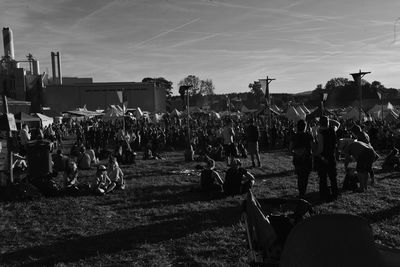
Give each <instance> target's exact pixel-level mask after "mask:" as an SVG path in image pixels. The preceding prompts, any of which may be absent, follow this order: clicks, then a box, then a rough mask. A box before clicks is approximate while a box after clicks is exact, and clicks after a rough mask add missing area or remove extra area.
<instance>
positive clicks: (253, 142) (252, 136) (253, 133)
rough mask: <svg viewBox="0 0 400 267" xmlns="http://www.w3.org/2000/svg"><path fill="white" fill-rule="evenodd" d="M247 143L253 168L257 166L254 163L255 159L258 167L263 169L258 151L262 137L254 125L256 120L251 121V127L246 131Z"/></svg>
mask: <svg viewBox="0 0 400 267" xmlns="http://www.w3.org/2000/svg"><path fill="white" fill-rule="evenodd" d="M245 136H246V142H247V151H248V152H249V154H250V158H251V164H252V167H255V166H256V163H255V162H254V158H256V160H257V166H258V167H261V162H260V152H259V150H258V138H259V136H260V131H259V129H258V127H257V126H256V125H254V120H253V119H250V120H249V126H248V127H247V128H246V131H245Z"/></svg>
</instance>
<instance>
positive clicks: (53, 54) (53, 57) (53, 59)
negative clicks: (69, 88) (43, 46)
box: [51, 52, 57, 84]
mask: <svg viewBox="0 0 400 267" xmlns="http://www.w3.org/2000/svg"><path fill="white" fill-rule="evenodd" d="M55 56H56V55H55V53H54V52H51V71H52V72H51V75H52V76H53V84H56V78H57V74H56V61H55Z"/></svg>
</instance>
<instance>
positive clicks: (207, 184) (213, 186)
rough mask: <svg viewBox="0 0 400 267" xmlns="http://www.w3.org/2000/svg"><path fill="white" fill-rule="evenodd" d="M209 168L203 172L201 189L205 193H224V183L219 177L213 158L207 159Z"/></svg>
mask: <svg viewBox="0 0 400 267" xmlns="http://www.w3.org/2000/svg"><path fill="white" fill-rule="evenodd" d="M206 163H207V166H206V168H205V169H204V170H203V171H202V172H201V176H200V187H201V190H202V191H204V192H222V185H223V184H224V181H223V180H222V179H221V177H220V176H219V174H218V172H216V171H215V170H214V168H215V161H214V160H212V159H211V158H207V159H206Z"/></svg>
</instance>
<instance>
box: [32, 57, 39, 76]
mask: <svg viewBox="0 0 400 267" xmlns="http://www.w3.org/2000/svg"><path fill="white" fill-rule="evenodd" d="M32 73H33V74H34V75H39V74H40V65H39V60H36V59H34V60H33V61H32Z"/></svg>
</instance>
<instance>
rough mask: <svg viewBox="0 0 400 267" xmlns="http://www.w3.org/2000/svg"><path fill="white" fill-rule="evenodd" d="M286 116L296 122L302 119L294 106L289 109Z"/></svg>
mask: <svg viewBox="0 0 400 267" xmlns="http://www.w3.org/2000/svg"><path fill="white" fill-rule="evenodd" d="M284 116H285V117H286V118H288V119H289V120H292V121H294V122H297V121H298V120H300V119H301V116H300V114H299V113H298V112H297V110H296V109H295V108H294V107H293V106H290V107H288V109H287V110H286V113H285V115H284Z"/></svg>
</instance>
